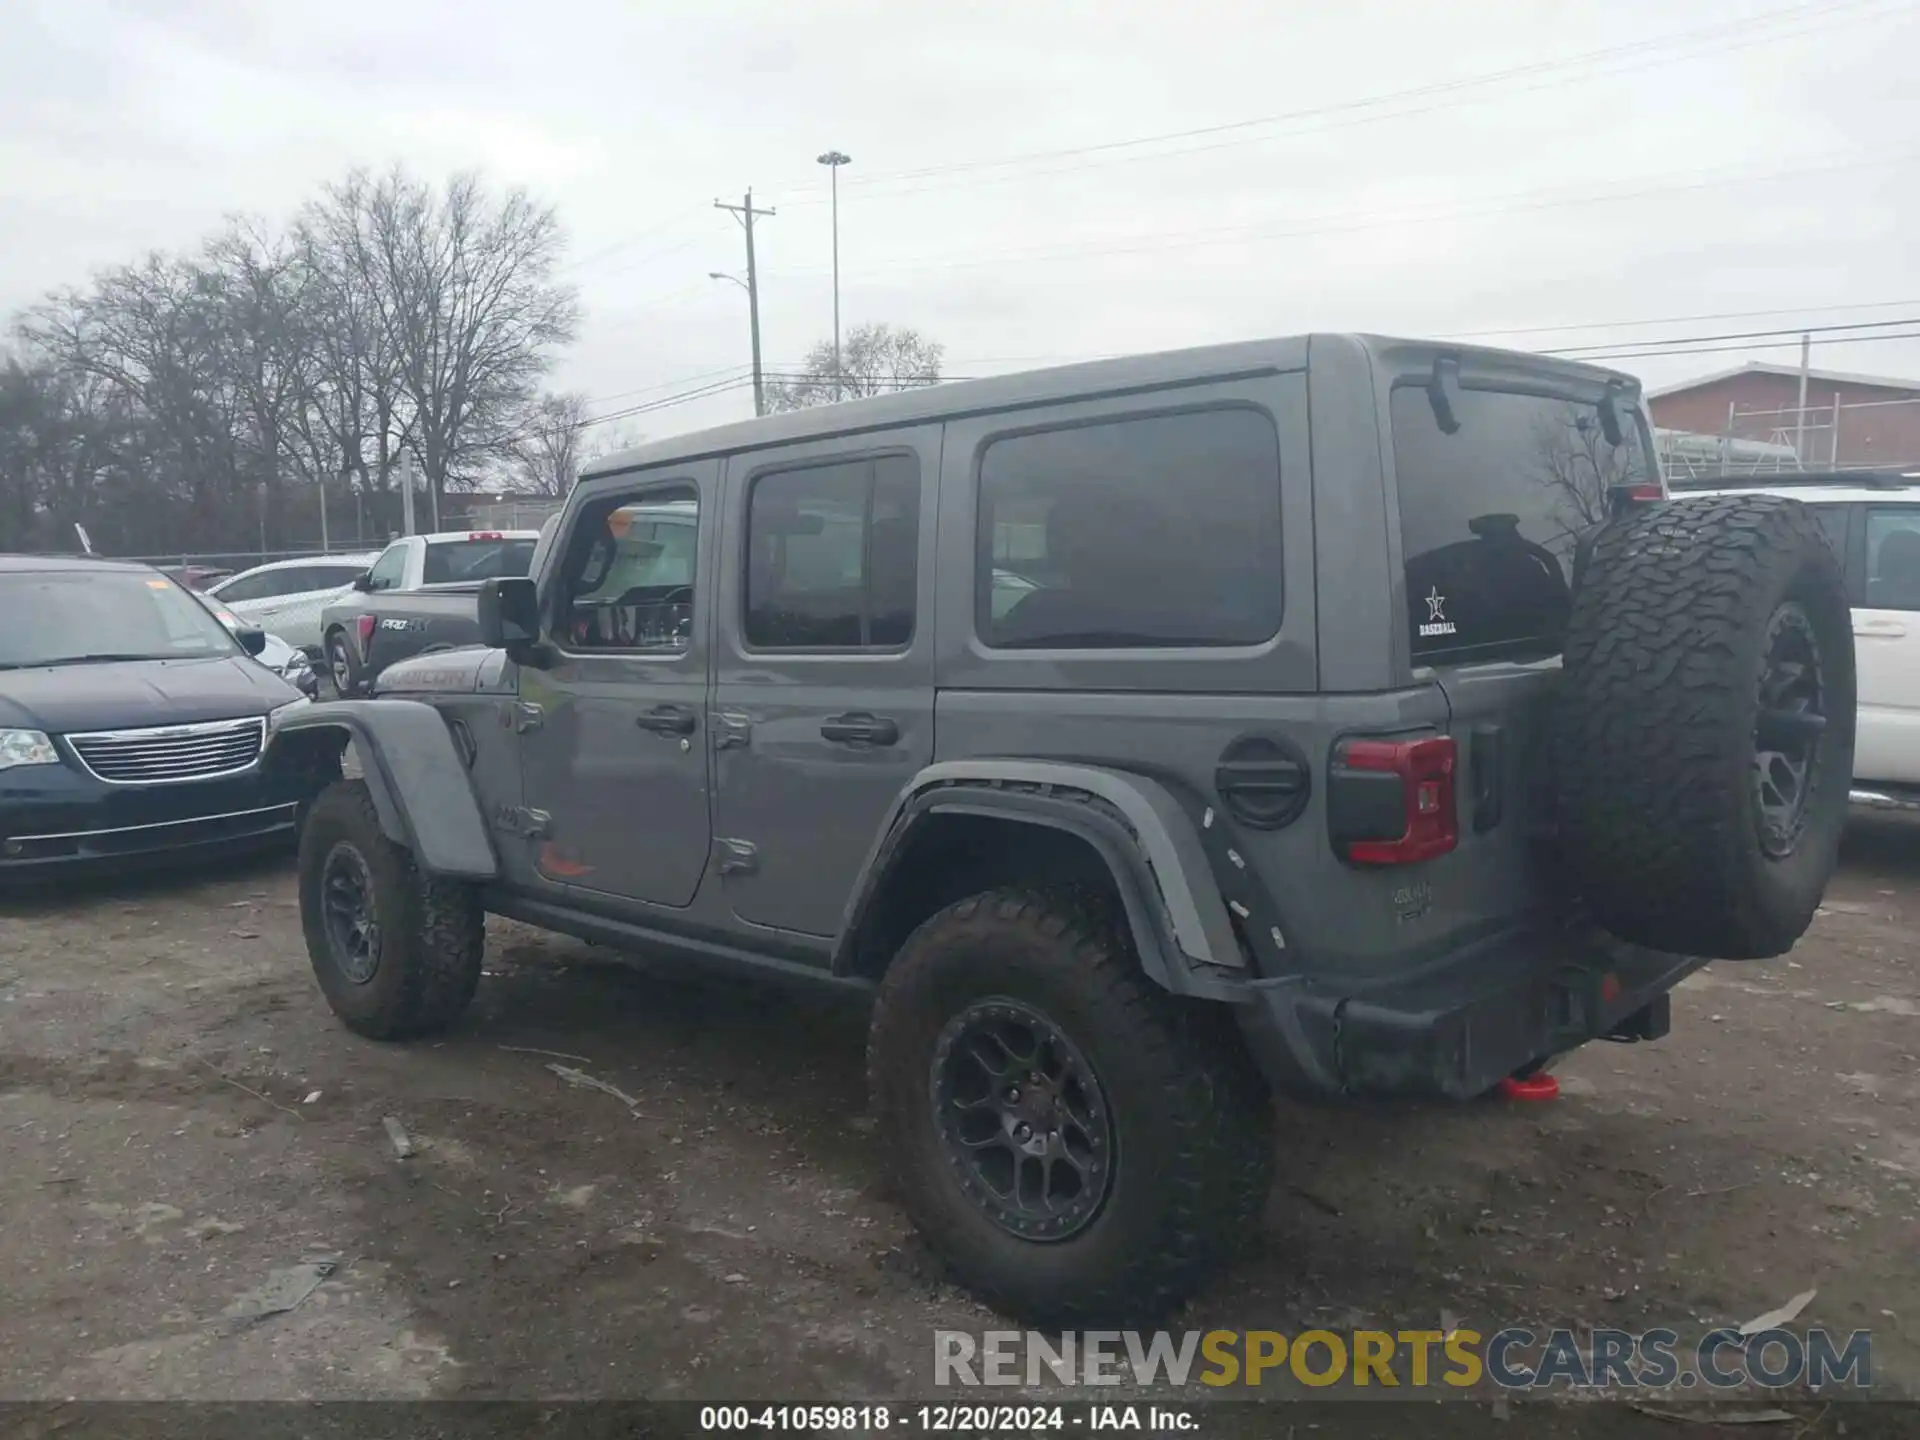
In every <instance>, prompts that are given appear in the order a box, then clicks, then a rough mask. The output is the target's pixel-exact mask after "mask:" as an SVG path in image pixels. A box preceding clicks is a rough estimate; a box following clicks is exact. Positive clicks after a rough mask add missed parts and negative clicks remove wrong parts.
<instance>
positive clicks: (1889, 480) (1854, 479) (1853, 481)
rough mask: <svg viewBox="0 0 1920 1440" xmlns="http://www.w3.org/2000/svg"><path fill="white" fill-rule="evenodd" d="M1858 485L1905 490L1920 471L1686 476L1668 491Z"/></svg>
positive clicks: (1670, 483) (1915, 481)
mask: <svg viewBox="0 0 1920 1440" xmlns="http://www.w3.org/2000/svg"><path fill="white" fill-rule="evenodd" d="M1842 485H1850V486H1858V487H1859V488H1860V489H1863V490H1904V489H1906V488H1907V487H1908V486H1910V485H1920V471H1912V470H1779V471H1773V472H1769V473H1766V474H1756V473H1753V472H1748V473H1747V474H1745V475H1688V476H1685V477H1684V478H1675V477H1673V476H1669V477H1668V478H1667V488H1668V489H1669V490H1787V489H1796V488H1798V487H1800V486H1807V487H1809V488H1814V487H1818V488H1823V489H1831V488H1834V487H1837V486H1842Z"/></svg>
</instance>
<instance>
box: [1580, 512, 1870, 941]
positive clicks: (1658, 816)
mask: <svg viewBox="0 0 1920 1440" xmlns="http://www.w3.org/2000/svg"><path fill="white" fill-rule="evenodd" d="M1794 607H1797V610H1796V609H1794ZM1789 613H1791V615H1792V616H1793V617H1794V619H1795V623H1796V624H1798V623H1800V620H1799V617H1804V625H1803V626H1802V628H1803V629H1804V630H1806V631H1807V632H1809V633H1811V635H1812V637H1813V639H1814V641H1815V642H1816V643H1817V646H1818V654H1819V667H1818V668H1819V671H1820V684H1821V698H1820V708H1821V709H1822V710H1823V711H1824V714H1825V716H1826V727H1825V729H1824V730H1823V731H1822V732H1820V734H1819V737H1818V738H1817V740H1815V741H1814V742H1813V743H1812V749H1811V761H1810V764H1809V768H1808V780H1807V784H1806V785H1805V787H1804V794H1805V797H1806V798H1805V800H1804V803H1803V805H1802V806H1801V808H1800V810H1799V812H1798V813H1799V820H1798V830H1797V834H1798V839H1797V842H1796V843H1795V844H1794V845H1793V848H1792V851H1791V853H1789V854H1785V855H1783V856H1774V855H1770V854H1769V853H1768V852H1767V850H1766V848H1765V847H1764V846H1763V845H1762V843H1761V839H1760V824H1759V820H1760V802H1759V798H1758V796H1757V793H1756V787H1755V781H1754V774H1755V756H1756V751H1757V749H1759V748H1760V747H1759V744H1758V741H1757V736H1756V726H1757V724H1758V723H1759V717H1760V714H1761V710H1762V706H1761V700H1760V685H1761V679H1762V674H1763V671H1764V670H1765V668H1766V662H1767V651H1768V645H1769V633H1770V629H1771V628H1772V627H1773V626H1774V625H1775V624H1776V617H1778V616H1781V615H1785V614H1789ZM1564 665H1565V674H1564V676H1563V684H1562V687H1561V691H1560V695H1559V700H1558V707H1559V708H1558V714H1557V717H1556V723H1555V764H1554V771H1555V789H1556V797H1555V798H1556V807H1557V818H1558V823H1559V830H1560V835H1561V839H1562V844H1563V846H1564V853H1565V855H1566V858H1567V859H1568V861H1569V862H1570V868H1571V872H1572V875H1573V877H1574V879H1575V881H1576V883H1577V885H1578V886H1579V888H1580V890H1581V893H1582V898H1583V899H1584V901H1585V902H1586V905H1587V906H1588V908H1589V909H1590V910H1591V911H1592V912H1593V914H1594V916H1595V918H1597V919H1598V920H1599V921H1600V923H1601V924H1603V925H1605V926H1606V927H1607V928H1608V929H1610V930H1612V931H1613V932H1614V933H1616V934H1618V935H1619V936H1621V937H1622V938H1624V939H1627V940H1630V941H1635V942H1637V943H1640V944H1643V945H1647V946H1650V947H1653V948H1655V949H1659V950H1667V951H1674V952H1677V953H1681V954H1689V955H1700V956H1707V957H1711V958H1717V959H1726V960H1741V959H1760V958H1765V957H1768V956H1773V955H1779V954H1782V953H1784V952H1785V951H1786V950H1788V949H1789V948H1791V947H1792V945H1793V943H1794V942H1795V941H1796V940H1798V939H1799V938H1800V936H1801V935H1802V934H1803V933H1804V932H1805V930H1806V928H1807V926H1808V924H1809V923H1811V921H1812V919H1813V912H1814V909H1815V908H1816V907H1817V906H1818V905H1819V903H1820V897H1821V894H1822V892H1823V891H1824V890H1825V888H1826V884H1827V881H1828V879H1829V878H1830V876H1831V875H1832V873H1833V869H1834V865H1835V863H1836V861H1837V857H1838V851H1839V843H1840V833H1841V830H1842V828H1843V827H1844V824H1845V821H1846V813H1847V793H1848V790H1849V788H1850V785H1851V782H1852V774H1853V732H1854V708H1855V687H1854V661H1853V626H1852V618H1851V614H1850V611H1849V608H1848V602H1847V595H1846V585H1845V581H1844V579H1843V576H1842V573H1841V569H1840V564H1839V561H1838V560H1837V558H1836V557H1835V555H1834V553H1833V549H1832V547H1831V545H1830V544H1829V543H1828V541H1827V539H1826V536H1825V534H1824V532H1823V530H1822V528H1821V526H1820V523H1819V521H1818V520H1817V519H1816V518H1815V516H1814V515H1813V512H1812V511H1811V510H1809V509H1808V508H1807V507H1806V506H1804V505H1801V504H1800V503H1798V502H1797V501H1794V500H1790V499H1784V498H1781V497H1777V496H1766V495H1736V496H1721V497H1712V498H1699V499H1683V500H1678V501H1674V502H1671V503H1669V504H1664V505H1658V506H1654V507H1651V508H1649V509H1647V510H1645V511H1641V512H1637V513H1635V514H1632V515H1630V516H1628V517H1626V518H1624V519H1622V520H1620V521H1618V522H1616V523H1614V524H1612V525H1609V526H1608V527H1607V528H1606V529H1605V530H1603V531H1602V532H1601V533H1600V535H1599V537H1598V538H1597V540H1596V541H1595V543H1594V546H1593V549H1592V553H1591V555H1590V557H1589V559H1588V563H1587V565H1586V566H1585V567H1584V573H1583V575H1582V577H1581V585H1580V587H1579V589H1578V590H1577V591H1576V592H1575V595H1574V602H1573V613H1572V617H1571V620H1570V622H1569V626H1568V632H1567V637H1566V647H1565V657H1564Z"/></svg>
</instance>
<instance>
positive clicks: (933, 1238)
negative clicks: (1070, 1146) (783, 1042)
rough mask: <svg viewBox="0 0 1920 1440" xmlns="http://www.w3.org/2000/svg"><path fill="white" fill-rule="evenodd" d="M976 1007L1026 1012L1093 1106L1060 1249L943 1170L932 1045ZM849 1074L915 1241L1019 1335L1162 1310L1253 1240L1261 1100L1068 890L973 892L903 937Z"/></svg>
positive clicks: (1191, 1012) (1235, 1050)
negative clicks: (1057, 1046) (1106, 1160)
mask: <svg viewBox="0 0 1920 1440" xmlns="http://www.w3.org/2000/svg"><path fill="white" fill-rule="evenodd" d="M988 999H1011V1000H1014V1001H1017V1002H1020V1003H1022V1004H1024V1005H1027V1006H1031V1007H1033V1008H1034V1009H1036V1010H1038V1011H1041V1012H1044V1014H1045V1015H1046V1016H1047V1018H1049V1019H1050V1020H1051V1021H1053V1022H1054V1023H1055V1025H1056V1026H1057V1027H1058V1028H1059V1029H1060V1031H1061V1032H1062V1033H1063V1034H1065V1035H1066V1036H1067V1037H1068V1038H1069V1039H1070V1040H1071V1041H1072V1042H1073V1043H1074V1044H1075V1045H1076V1046H1077V1047H1078V1048H1079V1049H1080V1050H1081V1051H1082V1052H1083V1053H1084V1055H1085V1056H1086V1057H1087V1058H1088V1060H1089V1061H1090V1062H1091V1064H1092V1067H1093V1069H1094V1071H1095V1073H1096V1075H1097V1077H1098V1080H1099V1083H1100V1086H1101V1088H1102V1090H1103V1091H1104V1092H1105V1095H1106V1097H1107V1101H1108V1107H1109V1113H1110V1116H1111V1123H1112V1126H1113V1131H1114V1151H1115V1157H1114V1162H1115V1163H1114V1168H1113V1173H1112V1175H1111V1177H1110V1181H1109V1189H1108V1191H1107V1193H1106V1196H1105V1199H1104V1202H1103V1203H1102V1205H1101V1208H1100V1209H1099V1211H1098V1212H1097V1213H1095V1214H1094V1216H1093V1218H1092V1219H1091V1220H1090V1221H1088V1222H1087V1223H1086V1225H1085V1228H1083V1229H1081V1230H1079V1231H1078V1232H1077V1233H1075V1234H1073V1235H1071V1236H1070V1237H1069V1238H1066V1239H1061V1240H1052V1241H1035V1240H1029V1239H1025V1238H1022V1237H1019V1236H1015V1235H1011V1234H1009V1233H1007V1232H1006V1231H1005V1230H1004V1229H1002V1228H1000V1227H999V1226H998V1225H996V1224H995V1223H994V1222H993V1220H992V1219H991V1218H990V1217H989V1216H988V1215H987V1214H986V1213H985V1211H984V1210H983V1209H982V1208H980V1206H978V1205H977V1204H976V1203H975V1202H974V1201H973V1200H972V1199H970V1198H968V1196H967V1194H966V1192H965V1191H964V1190H963V1188H962V1186H961V1184H960V1182H959V1181H958V1180H957V1179H956V1178H955V1175H954V1173H953V1168H952V1163H951V1162H950V1161H949V1160H948V1159H947V1158H946V1155H947V1151H946V1149H945V1146H944V1142H943V1141H942V1139H941V1136H940V1134H939V1131H938V1128H937V1125H936V1122H935V1116H934V1101H933V1094H934V1085H935V1080H934V1073H933V1064H934V1057H935V1053H936V1045H937V1037H938V1036H939V1034H940V1032H941V1030H942V1027H943V1026H944V1025H945V1024H946V1023H947V1021H948V1020H949V1019H950V1018H951V1017H953V1016H955V1015H958V1014H960V1013H961V1012H962V1011H963V1010H964V1009H965V1008H966V1007H968V1006H969V1005H971V1004H974V1003H975V1002H977V1001H981V1000H988ZM867 1073H868V1084H869V1087H870V1089H871V1093H872V1097H873V1103H874V1107H875V1111H876V1115H877V1119H878V1122H879V1123H878V1131H879V1135H880V1138H881V1141H882V1143H883V1145H884V1147H885V1150H886V1153H887V1156H888V1159H889V1163H890V1165H891V1168H892V1171H893V1177H894V1181H895V1183H896V1185H897V1187H898V1190H899V1192H900V1195H901V1197H902V1200H903V1202H904V1204H905V1207H906V1209H907V1212H908V1214H909V1215H910V1216H911V1218H912V1219H913V1221H914V1223H915V1224H916V1225H917V1226H918V1227H919V1229H920V1232H921V1234H922V1235H923V1236H925V1238H926V1240H927V1241H928V1243H929V1245H930V1246H931V1247H932V1248H933V1249H934V1251H935V1252H936V1253H937V1254H939V1255H940V1256H941V1257H942V1258H943V1259H944V1260H945V1261H946V1262H947V1264H948V1265H949V1266H950V1267H951V1269H952V1271H953V1273H954V1275H955V1278H957V1279H958V1280H959V1281H960V1283H962V1284H963V1285H965V1286H966V1287H967V1288H968V1289H970V1290H972V1291H973V1292H974V1293H975V1294H976V1295H978V1296H979V1297H980V1298H981V1299H983V1300H984V1301H986V1303H988V1304H989V1305H991V1306H993V1307H994V1308H995V1309H997V1310H1000V1311H1002V1312H1003V1313H1006V1314H1008V1315H1013V1316H1018V1317H1020V1318H1022V1319H1026V1320H1029V1321H1031V1322H1034V1323H1050V1324H1051V1323H1058V1324H1074V1323H1102V1324H1106V1323H1120V1322H1124V1321H1137V1322H1142V1323H1144V1322H1148V1321H1151V1320H1154V1319H1156V1318H1158V1317H1159V1316H1161V1315H1163V1314H1165V1313H1166V1312H1167V1311H1168V1310H1170V1309H1172V1308H1173V1307H1174V1306H1176V1305H1178V1304H1179V1303H1180V1302H1181V1301H1182V1300H1184V1299H1185V1298H1186V1297H1187V1296H1188V1295H1190V1294H1191V1293H1192V1292H1193V1290H1194V1289H1195V1288H1196V1287H1197V1286H1198V1285H1199V1284H1200V1283H1201V1282H1202V1281H1203V1280H1204V1279H1205V1277H1206V1276H1207V1274H1208V1273H1209V1271H1210V1270H1211V1269H1212V1268H1213V1267H1214V1266H1215V1265H1217V1264H1218V1263H1219V1262H1220V1261H1221V1260H1222V1259H1223V1258H1224V1257H1225V1256H1226V1255H1227V1254H1229V1253H1230V1252H1231V1251H1232V1249H1233V1248H1235V1247H1236V1246H1237V1245H1238V1244H1239V1243H1241V1242H1242V1241H1244V1240H1245V1239H1247V1238H1248V1237H1249V1236H1250V1235H1251V1234H1252V1233H1253V1231H1254V1229H1255V1227H1256V1225H1257V1223H1258V1219H1259V1215H1260V1211H1261V1207H1262V1206H1263V1204H1264V1203H1265V1200H1266V1197H1267V1192H1268V1190H1269V1188H1270V1186H1271V1183H1272V1169H1273V1136H1272V1131H1273V1110H1272V1103H1271V1101H1270V1099H1269V1097H1268V1094H1267V1089H1266V1086H1265V1084H1264V1082H1263V1081H1262V1080H1261V1079H1260V1076H1259V1074H1258V1072H1257V1071H1256V1070H1255V1069H1254V1068H1253V1065H1252V1062H1251V1061H1250V1059H1249V1058H1248V1056H1247V1054H1246V1052H1245V1050H1244V1048H1243V1047H1242V1045H1241V1043H1240V1037H1239V1035H1238V1034H1237V1033H1236V1032H1235V1031H1234V1028H1233V1024H1232V1021H1231V1019H1230V1017H1228V1016H1227V1015H1225V1014H1224V1013H1223V1012H1222V1011H1221V1010H1220V1009H1219V1008H1218V1007H1213V1006H1206V1005H1200V1004H1196V1003H1191V1002H1183V1001H1178V1000H1175V999H1174V998H1172V997H1170V996H1168V995H1166V994H1165V993H1163V992H1162V991H1160V990H1159V989H1158V988H1156V987H1155V986H1154V985H1153V984H1152V983H1151V982H1150V981H1149V980H1148V979H1147V978H1146V977H1145V975H1144V974H1143V973H1142V972H1141V969H1140V964H1139V961H1138V960H1137V959H1136V958H1135V956H1134V954H1133V951H1132V947H1131V944H1130V942H1129V941H1128V940H1127V938H1126V937H1125V935H1124V933H1123V932H1122V930H1121V929H1120V927H1119V926H1118V925H1117V924H1116V923H1115V922H1114V921H1113V920H1112V919H1111V918H1107V917H1105V916H1103V915H1102V913H1101V910H1100V907H1098V906H1096V905H1090V904H1086V903H1083V902H1082V901H1081V900H1079V899H1077V898H1075V897H1073V896H1070V895H1065V894H1059V893H1049V894H1037V893H1029V892H1026V891H1020V890H995V891H990V892H987V893H985V894H981V895H975V896H972V897H969V898H968V899H965V900H961V901H959V902H958V903H956V904H953V905H950V906H948V907H947V908H946V909H944V910H942V911H940V912H939V913H938V914H936V915H934V916H933V917H932V918H931V919H929V920H927V921H926V922H925V923H924V924H922V925H921V926H920V927H919V928H918V929H917V930H915V931H914V932H913V934H912V935H911V936H910V937H908V939H907V942H906V944H905V945H904V946H903V947H902V949H901V950H900V953H899V955H898V957H897V958H896V959H895V961H894V963H893V965H892V966H891V968H890V969H889V970H888V971H887V974H886V978H885V980H884V981H883V982H882V985H881V988H880V995H879V999H878V1002H877V1004H876V1006H875V1009H874V1015H873V1026H872V1032H871V1036H870V1039H869V1044H868V1052H867Z"/></svg>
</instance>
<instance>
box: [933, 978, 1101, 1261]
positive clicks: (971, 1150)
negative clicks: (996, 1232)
mask: <svg viewBox="0 0 1920 1440" xmlns="http://www.w3.org/2000/svg"><path fill="white" fill-rule="evenodd" d="M932 1079H933V1084H932V1087H931V1089H932V1097H933V1104H934V1123H935V1125H936V1126H937V1127H938V1129H939V1132H940V1139H941V1143H942V1145H943V1147H944V1148H945V1151H946V1155H947V1159H948V1162H949V1164H950V1165H951V1166H952V1167H953V1172H954V1175H955V1177H956V1178H957V1179H958V1181H959V1182H960V1187H961V1189H962V1190H963V1191H964V1192H965V1193H966V1195H967V1197H968V1198H969V1199H970V1200H972V1201H973V1203H974V1204H975V1205H977V1206H978V1207H979V1208H980V1210H981V1212H982V1213H983V1214H985V1215H986V1216H987V1218H988V1219H990V1220H992V1221H993V1223H994V1224H995V1225H997V1226H999V1227H1000V1228H1001V1229H1002V1230H1004V1231H1006V1232H1007V1233H1008V1234H1009V1235H1014V1236H1017V1237H1019V1238H1020V1239H1022V1240H1041V1241H1050V1240H1064V1239H1066V1238H1068V1237H1069V1236H1072V1235H1075V1234H1077V1233H1079V1232H1080V1231H1081V1230H1083V1229H1084V1228H1086V1226H1087V1225H1088V1224H1089V1223H1090V1222H1091V1221H1092V1220H1093V1218H1094V1217H1095V1216H1096V1215H1098V1214H1099V1213H1100V1207H1101V1204H1102V1202H1104V1201H1105V1199H1106V1197H1107V1191H1108V1188H1109V1187H1110V1185H1111V1184H1112V1181H1113V1173H1114V1168H1115V1165H1116V1163H1117V1158H1118V1157H1117V1156H1116V1155H1115V1153H1114V1143H1113V1126H1112V1123H1111V1121H1110V1119H1109V1111H1108V1106H1107V1099H1106V1095H1105V1093H1104V1092H1103V1091H1102V1090H1101V1087H1100V1081H1099V1078H1098V1077H1097V1076H1096V1075H1095V1074H1094V1072H1093V1067H1092V1065H1090V1064H1089V1063H1088V1061H1087V1058H1086V1056H1085V1054H1084V1053H1082V1051H1081V1050H1080V1048H1079V1047H1078V1046H1077V1045H1075V1044H1074V1043H1073V1041H1072V1040H1070V1039H1068V1038H1067V1036H1066V1035H1065V1034H1064V1033H1063V1032H1062V1031H1061V1029H1060V1028H1059V1027H1058V1026H1057V1025H1055V1024H1054V1023H1053V1022H1052V1021H1051V1020H1049V1019H1048V1018H1047V1017H1046V1016H1045V1015H1043V1014H1041V1013H1040V1012H1039V1011H1038V1010H1036V1009H1034V1008H1033V1007H1031V1006H1029V1005H1025V1004H1022V1003H1021V1002H1019V1001H1017V1000H1011V999H1006V998H1000V997H994V998H990V999H986V1000H982V1001H979V1002H977V1003H975V1004H973V1005H970V1006H968V1007H967V1008H966V1009H965V1010H963V1011H961V1012H960V1013H959V1014H958V1015H956V1016H954V1017H953V1019H951V1020H950V1021H948V1022H947V1024H946V1026H945V1027H944V1028H943V1029H942V1030H941V1032H940V1038H939V1040H938V1042H937V1044H936V1046H935V1049H934V1057H933V1077H932Z"/></svg>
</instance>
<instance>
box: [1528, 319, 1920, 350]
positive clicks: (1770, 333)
mask: <svg viewBox="0 0 1920 1440" xmlns="http://www.w3.org/2000/svg"><path fill="white" fill-rule="evenodd" d="M1906 325H1920V316H1909V317H1907V318H1905V319H1902V320H1855V321H1852V322H1851V323H1848V324H1843V325H1788V326H1783V327H1782V328H1780V329H1778V330H1746V331H1735V332H1733V333H1731V334H1726V335H1676V336H1675V337H1674V338H1673V339H1671V340H1650V341H1620V340H1616V341H1613V342H1612V343H1611V344H1598V345H1569V346H1566V347H1564V348H1562V349H1559V350H1542V351H1540V352H1539V353H1540V354H1542V355H1579V354H1582V353H1584V352H1586V351H1589V350H1617V349H1619V348H1620V346H1621V345H1623V344H1649V345H1662V346H1665V345H1699V344H1705V343H1708V342H1710V341H1720V340H1766V339H1771V338H1772V337H1774V336H1777V335H1788V336H1799V335H1821V334H1827V333H1830V332H1832V331H1836V330H1882V329H1893V328H1896V327H1899V326H1906ZM1860 338H1861V339H1870V338H1872V337H1870V336H1861V337H1860Z"/></svg>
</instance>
